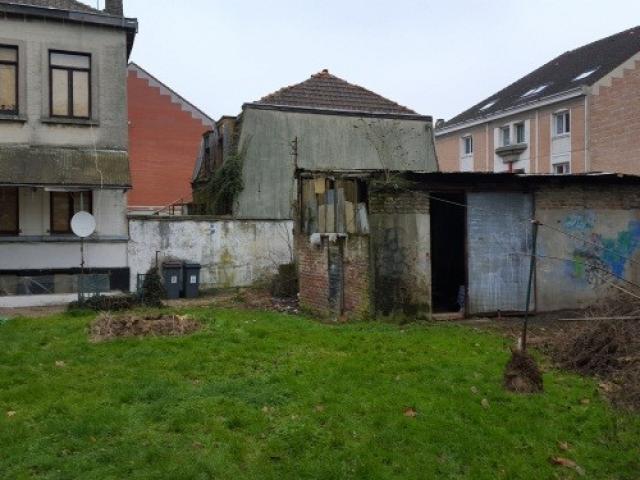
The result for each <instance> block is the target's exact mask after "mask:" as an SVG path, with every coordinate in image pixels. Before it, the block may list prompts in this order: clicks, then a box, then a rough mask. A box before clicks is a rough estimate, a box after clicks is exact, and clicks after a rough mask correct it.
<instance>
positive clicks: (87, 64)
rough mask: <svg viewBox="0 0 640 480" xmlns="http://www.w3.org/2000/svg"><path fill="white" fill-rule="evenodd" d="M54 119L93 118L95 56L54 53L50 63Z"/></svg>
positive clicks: (51, 54) (51, 55)
mask: <svg viewBox="0 0 640 480" xmlns="http://www.w3.org/2000/svg"><path fill="white" fill-rule="evenodd" d="M49 69H50V87H51V99H50V102H51V116H53V117H70V118H89V117H90V116H91V57H90V56H89V55H86V54H75V53H64V52H51V53H50V60H49Z"/></svg>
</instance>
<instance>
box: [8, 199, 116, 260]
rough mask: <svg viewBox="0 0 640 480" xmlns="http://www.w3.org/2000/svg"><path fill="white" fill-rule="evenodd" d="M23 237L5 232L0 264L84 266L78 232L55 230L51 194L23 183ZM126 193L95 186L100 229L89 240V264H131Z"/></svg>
mask: <svg viewBox="0 0 640 480" xmlns="http://www.w3.org/2000/svg"><path fill="white" fill-rule="evenodd" d="M19 199H20V200H19V224H20V234H19V235H18V236H0V269H1V270H32V269H38V270H39V269H68V268H77V267H79V266H80V243H79V240H78V238H76V237H75V235H73V234H68V235H51V234H50V233H49V228H50V194H49V192H48V191H46V190H44V189H43V188H27V187H25V188H20V190H19ZM126 209H127V197H126V194H125V193H124V192H123V191H122V190H121V189H112V190H108V189H97V190H94V191H93V214H94V216H95V219H96V231H95V233H94V234H93V235H92V236H91V238H89V239H87V241H86V242H85V262H86V267H87V268H125V267H127V240H128V232H127V217H126Z"/></svg>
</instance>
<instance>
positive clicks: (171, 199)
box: [127, 63, 214, 213]
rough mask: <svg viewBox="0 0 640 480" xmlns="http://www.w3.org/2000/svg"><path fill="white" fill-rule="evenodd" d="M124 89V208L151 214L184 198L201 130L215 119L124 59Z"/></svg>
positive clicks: (189, 190)
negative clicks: (127, 175)
mask: <svg viewBox="0 0 640 480" xmlns="http://www.w3.org/2000/svg"><path fill="white" fill-rule="evenodd" d="M127 93H128V98H129V158H130V164H131V180H132V184H133V188H132V190H131V191H130V192H129V200H128V204H129V210H130V211H135V212H139V213H144V212H149V213H151V212H154V211H158V210H160V209H162V208H165V207H167V206H169V205H171V204H173V203H181V202H188V201H189V200H190V199H191V176H192V174H193V167H194V165H195V161H196V157H197V156H198V150H199V148H200V143H201V140H202V134H203V133H204V132H206V131H207V130H210V129H211V128H212V127H213V124H214V121H213V120H212V119H211V118H210V117H209V116H208V115H206V114H205V113H204V112H203V111H202V110H200V109H199V108H197V107H196V106H194V105H193V104H191V103H189V102H188V101H187V100H185V99H184V98H183V97H181V96H180V95H178V94H177V93H176V92H174V91H173V90H171V89H170V88H169V87H167V86H166V85H165V84H163V83H162V82H160V80H158V79H157V78H155V77H153V76H152V75H151V74H150V73H149V72H147V71H146V70H144V69H142V68H141V67H140V66H138V65H136V64H135V63H130V64H129V68H128V79H127ZM167 211H168V209H167V210H165V212H164V213H166V212H167Z"/></svg>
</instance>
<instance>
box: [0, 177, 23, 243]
mask: <svg viewBox="0 0 640 480" xmlns="http://www.w3.org/2000/svg"><path fill="white" fill-rule="evenodd" d="M18 231H19V227H18V189H17V188H14V187H2V188H0V234H3V235H17V234H18Z"/></svg>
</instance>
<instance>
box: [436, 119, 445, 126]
mask: <svg viewBox="0 0 640 480" xmlns="http://www.w3.org/2000/svg"><path fill="white" fill-rule="evenodd" d="M442 127H444V118H439V119H437V120H436V128H442Z"/></svg>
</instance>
